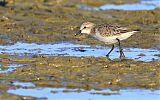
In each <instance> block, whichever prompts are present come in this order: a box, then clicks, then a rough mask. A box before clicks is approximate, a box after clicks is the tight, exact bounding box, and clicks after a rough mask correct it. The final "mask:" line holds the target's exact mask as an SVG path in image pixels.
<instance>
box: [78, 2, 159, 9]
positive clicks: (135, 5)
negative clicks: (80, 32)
mask: <svg viewBox="0 0 160 100" xmlns="http://www.w3.org/2000/svg"><path fill="white" fill-rule="evenodd" d="M159 7H160V0H141V1H140V2H138V3H130V4H119V5H117V4H105V5H102V6H100V7H91V6H87V5H81V6H80V9H84V10H96V11H99V10H110V9H117V10H131V11H135V10H154V9H155V8H159Z"/></svg>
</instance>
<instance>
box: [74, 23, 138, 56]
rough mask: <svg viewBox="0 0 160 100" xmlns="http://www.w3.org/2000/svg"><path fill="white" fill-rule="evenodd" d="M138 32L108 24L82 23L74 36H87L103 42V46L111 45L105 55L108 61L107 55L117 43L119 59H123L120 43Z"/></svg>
mask: <svg viewBox="0 0 160 100" xmlns="http://www.w3.org/2000/svg"><path fill="white" fill-rule="evenodd" d="M138 31H139V30H138V29H137V30H130V29H129V28H126V27H121V26H118V25H110V24H100V25H96V24H95V23H92V22H84V23H83V24H82V25H81V26H80V30H79V32H77V33H76V34H75V36H76V35H78V34H88V35H91V36H93V37H94V38H96V39H98V40H100V41H102V42H104V43H105V44H112V48H111V50H110V51H109V52H108V54H107V55H106V57H107V58H108V59H110V58H109V55H110V53H111V52H112V51H113V49H114V47H115V44H116V43H117V42H118V45H119V52H120V58H124V57H125V55H124V53H123V49H122V47H121V43H120V41H121V40H125V39H127V38H129V37H130V36H131V35H133V34H134V33H135V32H138Z"/></svg>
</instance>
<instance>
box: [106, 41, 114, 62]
mask: <svg viewBox="0 0 160 100" xmlns="http://www.w3.org/2000/svg"><path fill="white" fill-rule="evenodd" d="M113 49H114V44H113V45H112V48H111V50H110V51H109V52H108V54H107V55H106V57H107V58H108V59H110V58H109V54H110V53H111V52H112V51H113Z"/></svg>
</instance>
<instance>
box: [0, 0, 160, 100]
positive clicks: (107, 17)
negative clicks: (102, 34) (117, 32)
mask: <svg viewBox="0 0 160 100" xmlns="http://www.w3.org/2000/svg"><path fill="white" fill-rule="evenodd" d="M137 2H139V1H138V0H129V1H128V0H123V1H119V0H99V1H97V0H95V2H93V0H81V1H80V0H79V1H78V0H68V1H66V0H34V1H33V0H23V1H21V0H16V4H15V8H14V10H13V9H12V10H11V8H12V7H13V4H12V2H8V4H7V6H6V7H0V27H1V28H0V44H1V46H0V99H1V98H2V100H3V99H6V97H8V98H7V99H11V100H14V99H15V100H17V99H39V98H40V99H48V100H50V99H49V98H52V97H53V96H56V95H57V97H61V95H63V96H64V97H65V96H67V95H68V96H70V98H71V97H72V93H73V94H74V93H75V94H74V95H75V96H80V95H84V97H85V96H86V94H83V93H88V94H89V95H88V94H87V96H89V97H86V98H88V99H89V98H90V96H93V95H94V96H95V98H98V99H99V98H100V97H102V95H103V96H104V97H103V98H104V99H106V98H107V97H111V99H113V98H112V95H113V96H114V95H116V96H117V95H119V96H120V97H122V99H124V98H126V97H123V91H124V93H126V91H127V89H126V88H130V90H131V92H129V93H131V94H134V93H142V92H143V89H147V90H144V92H143V93H144V94H147V96H148V97H146V98H145V99H148V100H149V99H150V98H152V99H153V100H157V99H159V98H158V96H159V95H160V94H159V87H160V75H159V73H160V58H159V57H160V55H159V54H160V52H159V50H160V45H159V43H160V20H159V19H160V15H159V12H160V8H155V9H152V10H137V11H128V10H104V9H102V10H99V11H95V10H93V9H87V10H86V9H82V8H80V6H81V5H87V6H91V7H97V8H102V7H103V5H105V4H112V3H113V4H122V5H123V4H125V3H130V4H134V3H137ZM84 21H92V22H95V23H98V24H99V23H111V24H114V23H117V24H120V25H122V26H126V27H129V28H133V29H140V30H141V32H139V33H137V34H135V35H133V36H132V37H130V38H129V39H127V40H125V41H123V42H122V45H123V46H124V47H125V48H124V51H125V53H126V54H127V55H126V56H127V57H128V59H123V60H120V59H118V58H117V57H118V55H117V54H118V52H117V51H114V52H113V54H111V57H112V59H113V60H112V61H109V60H107V59H106V57H105V54H106V52H107V50H109V49H110V48H109V47H106V48H104V47H103V45H104V44H103V43H101V42H99V41H97V40H95V39H93V38H90V37H89V36H85V35H82V36H78V37H75V36H74V35H73V34H74V33H75V32H77V31H78V29H79V25H80V24H81V23H82V22H84ZM62 41H63V42H64V41H65V42H66V41H67V42H72V43H76V44H83V45H74V44H65V43H64V44H63V45H62V44H60V45H59V44H55V43H59V42H62ZM29 43H31V44H29ZM36 43H38V44H39V45H37V44H36ZM41 43H42V44H43V43H46V44H47V45H41ZM50 43H53V45H51V44H50ZM84 44H89V45H84ZM68 45H69V46H70V47H67V46H68ZM97 46H98V47H97ZM101 46H102V47H101ZM34 47H37V48H34ZM56 47H57V48H56ZM144 48H145V49H144ZM106 49H107V50H106ZM105 50H106V51H105ZM96 51H97V52H96ZM133 88H136V89H139V90H134V89H133ZM108 89H109V90H110V91H106V90H108ZM123 89H124V90H123ZM39 90H41V92H38V91H39ZM130 90H128V91H130ZM132 90H133V91H135V92H132ZM151 90H153V91H151ZM138 91H139V92H138ZM148 91H149V92H148ZM35 92H37V95H31V94H34V93H35ZM45 93H48V96H47V97H46V95H43V94H45ZM67 93H68V94H67ZM70 93H71V95H70ZM77 93H80V94H77ZM121 93H122V94H121ZM90 94H91V95H90ZM151 94H154V95H151ZM126 95H130V94H126ZM99 96H100V97H99ZM138 96H139V95H138V94H137V95H135V97H138ZM55 98H56V97H55ZM86 98H85V99H86ZM93 100H94V98H93Z"/></svg>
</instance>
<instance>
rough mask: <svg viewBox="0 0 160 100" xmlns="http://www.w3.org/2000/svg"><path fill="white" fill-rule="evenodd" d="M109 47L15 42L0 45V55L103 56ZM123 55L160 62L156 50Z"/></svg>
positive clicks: (127, 50)
mask: <svg viewBox="0 0 160 100" xmlns="http://www.w3.org/2000/svg"><path fill="white" fill-rule="evenodd" d="M110 49H111V48H110V47H107V46H106V47H105V46H95V47H93V46H91V45H80V44H72V43H66V42H65V43H57V44H36V43H21V42H17V43H15V44H13V45H1V46H0V54H2V53H7V54H13V55H19V56H26V55H27V56H28V55H29V56H30V55H35V54H43V55H49V56H57V55H64V56H95V57H99V56H103V57H104V56H105V55H106V54H107V53H108V51H109V50H110ZM124 53H125V55H126V57H127V58H131V59H137V60H141V61H152V60H160V57H158V56H155V54H160V51H159V50H156V49H141V48H124ZM110 57H111V58H112V59H114V58H118V57H119V52H118V48H115V50H114V51H113V52H112V53H111V55H110Z"/></svg>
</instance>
